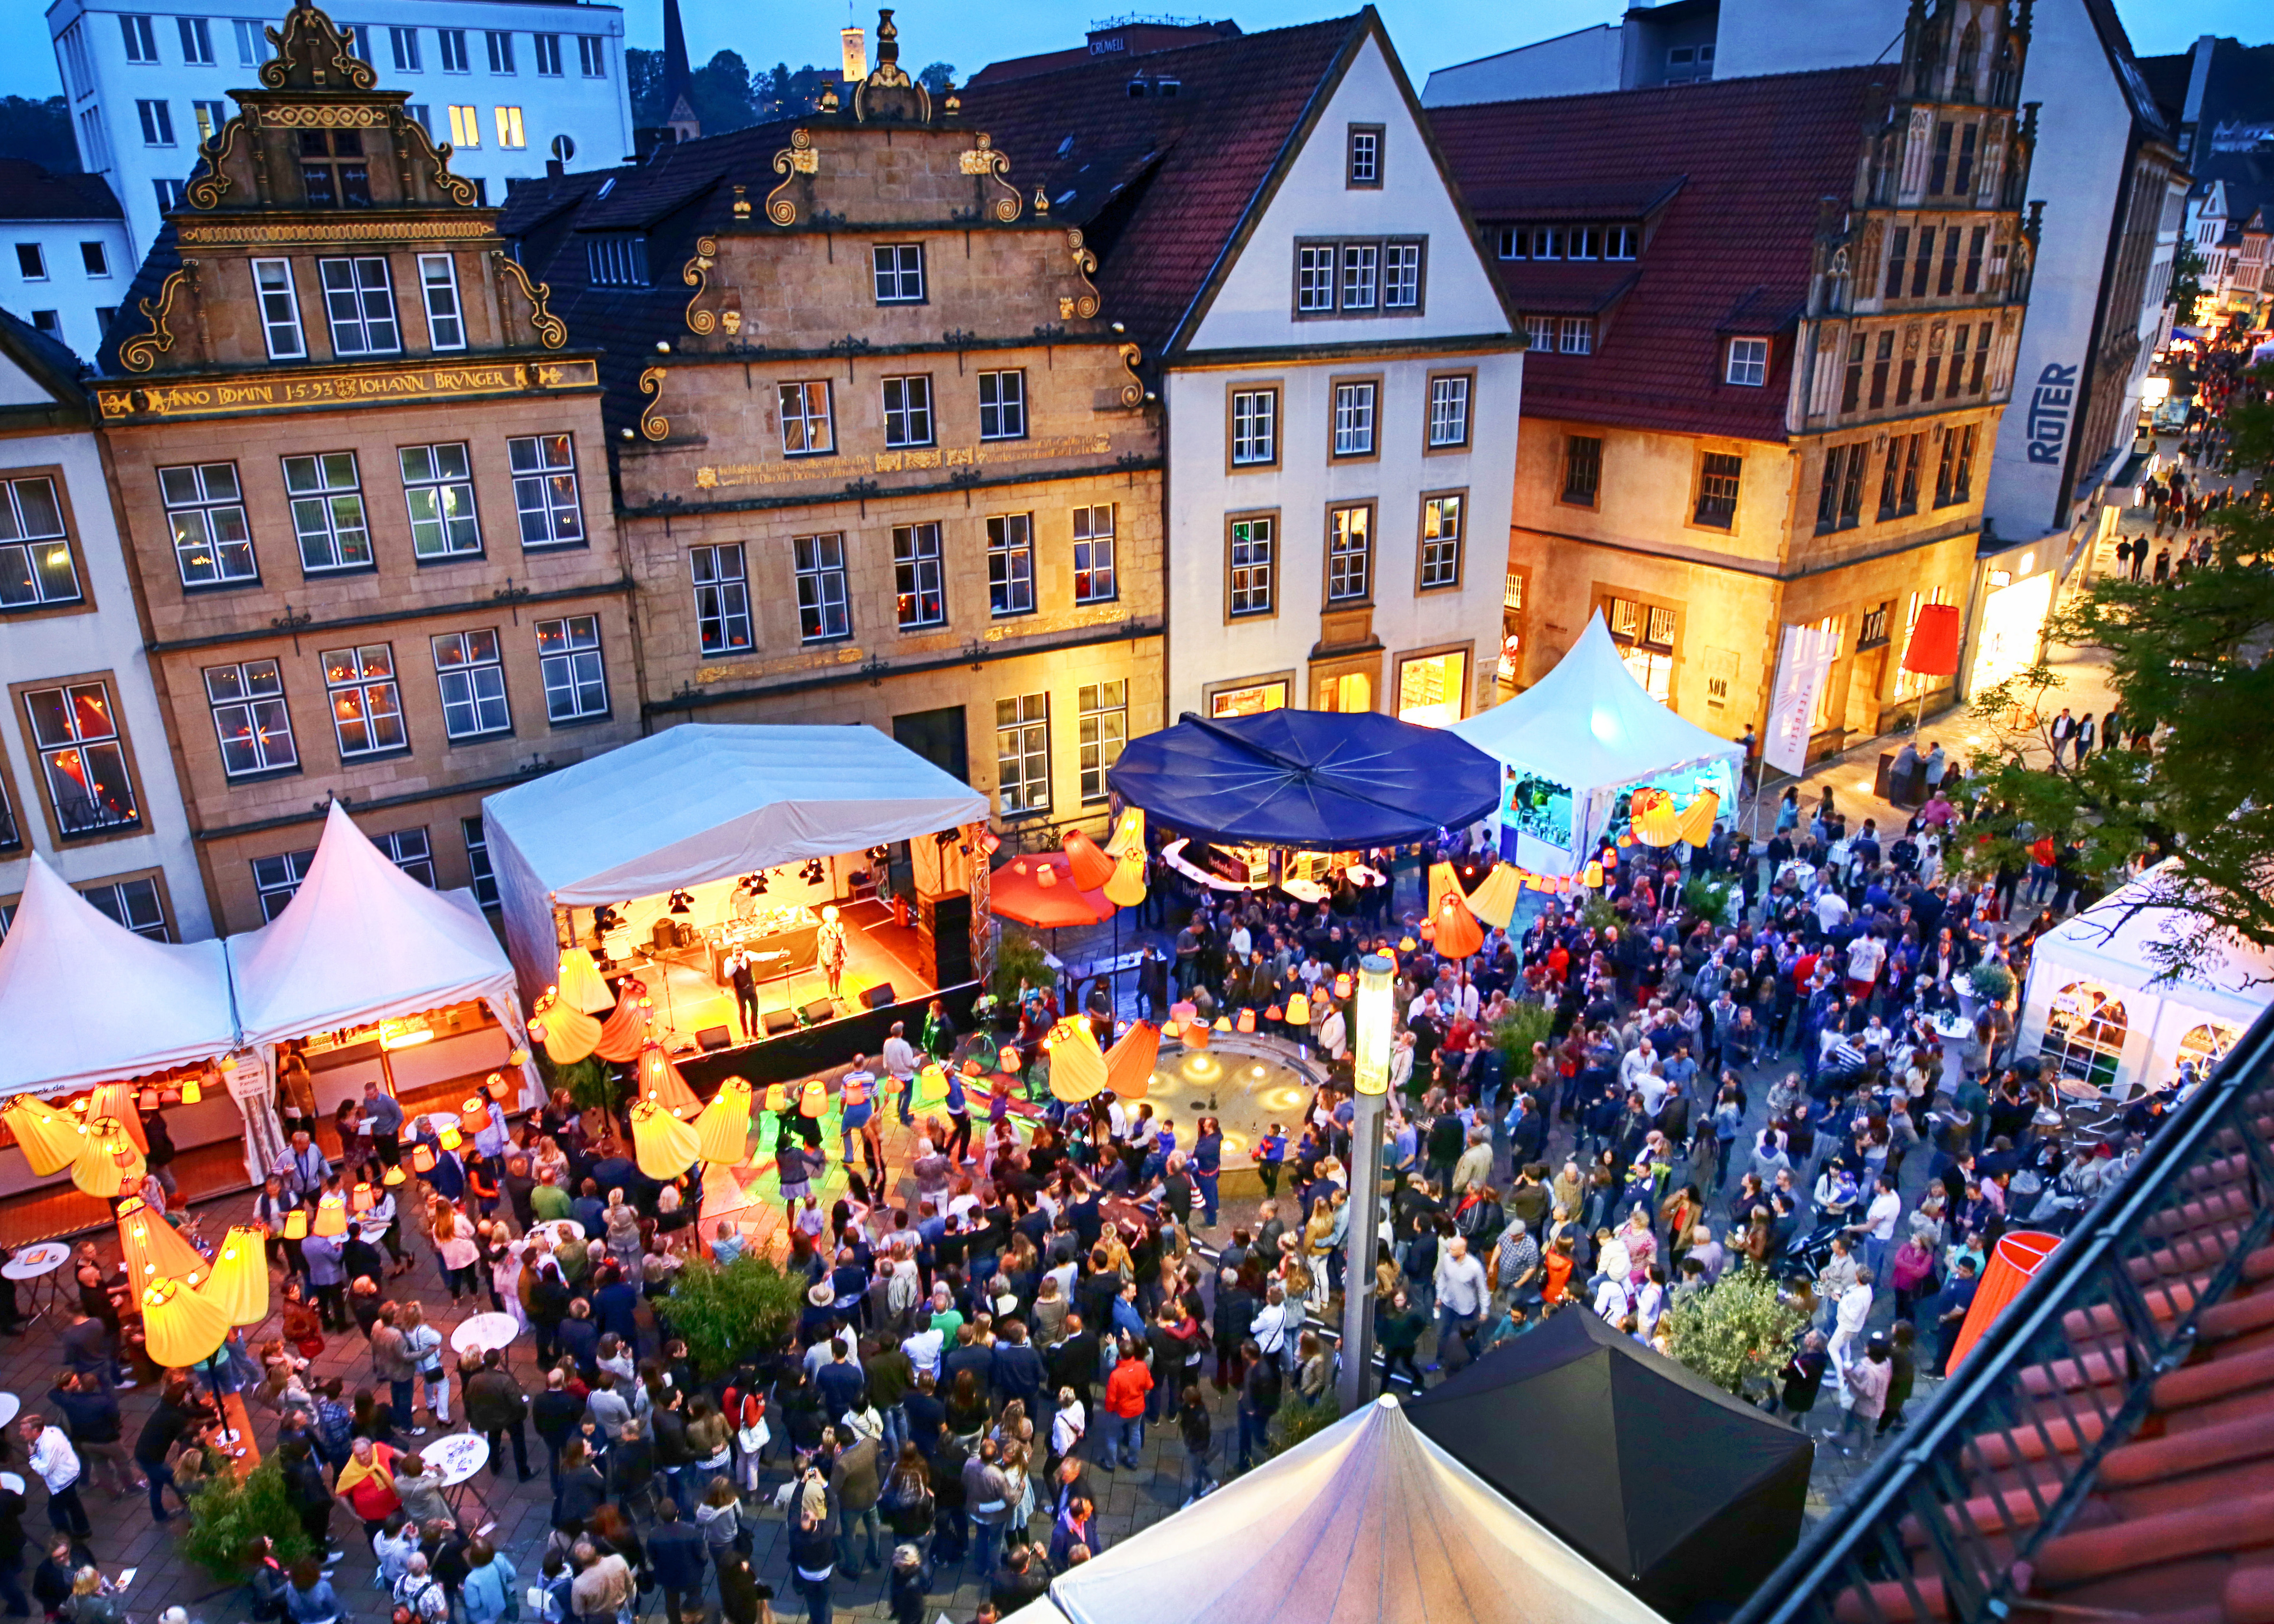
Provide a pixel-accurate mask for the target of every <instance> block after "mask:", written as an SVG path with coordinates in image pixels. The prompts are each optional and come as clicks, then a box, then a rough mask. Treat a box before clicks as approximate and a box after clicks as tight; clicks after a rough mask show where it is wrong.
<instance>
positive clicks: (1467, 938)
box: [1437, 893, 1485, 959]
mask: <svg viewBox="0 0 2274 1624" xmlns="http://www.w3.org/2000/svg"><path fill="white" fill-rule="evenodd" d="M1484 944H1485V928H1484V927H1483V926H1482V925H1480V924H1479V923H1477V916H1476V915H1475V914H1472V913H1470V912H1469V905H1468V904H1467V903H1466V902H1464V901H1463V900H1462V899H1461V898H1460V897H1459V896H1458V895H1456V894H1453V893H1448V894H1447V895H1446V897H1445V898H1444V899H1443V900H1442V901H1441V902H1439V903H1438V905H1437V951H1438V952H1439V953H1440V954H1441V955H1442V956H1443V957H1444V958H1447V959H1466V958H1468V957H1469V956H1470V955H1471V954H1472V953H1474V952H1476V951H1478V950H1479V949H1480V948H1482V947H1483V946H1484Z"/></svg>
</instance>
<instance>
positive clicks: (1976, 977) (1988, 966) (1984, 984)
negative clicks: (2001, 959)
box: [1958, 959, 2014, 1017]
mask: <svg viewBox="0 0 2274 1624" xmlns="http://www.w3.org/2000/svg"><path fill="white" fill-rule="evenodd" d="M2012 996H2014V973H2013V972H2012V971H2011V970H2008V969H2007V967H2006V966H2004V965H2001V964H1999V963H1996V962H1994V961H1993V960H1991V959H1984V960H1983V961H1982V962H1981V963H1980V964H1978V965H1976V966H1974V968H1973V969H1972V970H1971V971H1969V972H1968V974H1967V977H1966V981H1965V984H1964V985H1963V986H1962V987H1961V988H1960V989H1958V1003H1959V1007H1960V1008H1961V1009H1962V1010H1964V1011H1966V1013H1967V1014H1968V1015H1969V1017H1970V1016H1972V1015H1973V1014H1974V1013H1975V1012H1976V1011H1977V1010H1980V1009H1982V1008H1984V1007H1985V1006H1986V1007H1988V1008H1991V1009H2002V1008H2004V1007H2005V1004H2006V1000H2007V999H2008V998H2010V997H2012Z"/></svg>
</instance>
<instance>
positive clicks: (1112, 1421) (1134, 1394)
mask: <svg viewBox="0 0 2274 1624" xmlns="http://www.w3.org/2000/svg"><path fill="white" fill-rule="evenodd" d="M1152 1390H1153V1372H1151V1371H1149V1370H1147V1369H1146V1368H1145V1344H1144V1343H1142V1342H1139V1341H1138V1340H1137V1339H1136V1338H1135V1337H1133V1336H1127V1335H1125V1336H1123V1337H1122V1339H1121V1357H1119V1358H1118V1359H1117V1360H1116V1361H1115V1362H1114V1365H1113V1373H1112V1374H1111V1375H1110V1376H1108V1377H1107V1378H1106V1379H1105V1413H1106V1416H1107V1417H1108V1421H1107V1425H1106V1427H1105V1429H1104V1431H1105V1464H1106V1465H1108V1466H1113V1465H1117V1464H1118V1465H1120V1466H1123V1467H1126V1469H1128V1470H1131V1471H1134V1470H1137V1461H1138V1456H1139V1455H1141V1454H1142V1453H1143V1452H1144V1448H1145V1395H1147V1394H1148V1393H1150V1392H1151V1391H1152Z"/></svg>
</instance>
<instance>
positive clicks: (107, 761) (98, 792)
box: [24, 681, 142, 838]
mask: <svg viewBox="0 0 2274 1624" xmlns="http://www.w3.org/2000/svg"><path fill="white" fill-rule="evenodd" d="M24 711H25V714H26V717H27V718H28V719H29V720H30V723H31V734H32V744H33V747H34V749H35V750H37V751H38V753H39V757H40V772H41V783H42V785H43V786H44V787H45V788H46V790H47V792H48V803H49V806H51V807H53V808H55V814H56V826H57V827H58V828H59V829H60V830H61V831H63V833H64V837H65V838H70V837H72V836H75V835H95V834H107V833H109V832H110V831H113V830H119V829H131V828H132V827H133V826H134V825H136V824H138V823H140V822H141V821H142V809H141V805H140V803H139V801H136V799H135V797H134V781H133V778H132V776H131V775H130V774H129V773H128V771H127V770H126V744H125V741H124V739H122V738H121V737H120V736H119V732H118V718H117V710H116V708H115V707H114V706H113V704H112V703H111V697H110V685H109V683H107V682H102V681H94V682H74V683H72V684H70V685H69V686H67V687H63V688H32V689H29V690H28V691H26V694H25V695H24Z"/></svg>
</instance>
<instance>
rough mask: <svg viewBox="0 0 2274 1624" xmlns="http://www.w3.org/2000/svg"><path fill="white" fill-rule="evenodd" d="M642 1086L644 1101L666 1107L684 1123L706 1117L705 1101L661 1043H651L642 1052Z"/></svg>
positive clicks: (640, 1075) (640, 1070) (641, 1091)
mask: <svg viewBox="0 0 2274 1624" xmlns="http://www.w3.org/2000/svg"><path fill="white" fill-rule="evenodd" d="M639 1086H640V1098H642V1099H644V1100H646V1101H650V1102H651V1103H652V1104H655V1105H659V1106H661V1107H663V1109H665V1110H666V1111H669V1112H670V1113H671V1114H672V1115H673V1116H676V1117H678V1118H679V1119H680V1121H681V1122H692V1121H694V1120H695V1119H696V1118H697V1116H701V1115H702V1114H703V1101H701V1100H700V1099H698V1098H697V1096H696V1093H695V1090H693V1089H692V1088H690V1087H689V1086H687V1079H685V1078H683V1077H681V1075H680V1074H679V1068H678V1067H677V1066H675V1065H674V1064H671V1056H668V1055H666V1054H665V1053H664V1052H663V1049H662V1047H661V1046H660V1045H659V1044H656V1043H653V1042H651V1043H649V1044H648V1046H647V1047H646V1048H645V1049H642V1050H641V1051H640V1063H639Z"/></svg>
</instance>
